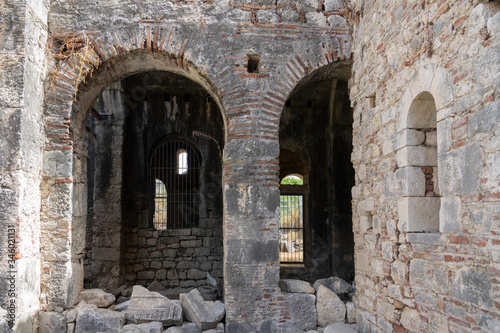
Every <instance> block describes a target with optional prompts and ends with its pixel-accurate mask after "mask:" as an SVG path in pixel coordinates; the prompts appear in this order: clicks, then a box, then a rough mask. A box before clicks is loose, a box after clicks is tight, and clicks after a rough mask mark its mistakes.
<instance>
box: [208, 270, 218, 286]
mask: <svg viewBox="0 0 500 333" xmlns="http://www.w3.org/2000/svg"><path fill="white" fill-rule="evenodd" d="M207 284H208V285H209V286H213V287H215V286H217V281H216V280H215V279H214V278H213V277H212V275H210V273H207Z"/></svg>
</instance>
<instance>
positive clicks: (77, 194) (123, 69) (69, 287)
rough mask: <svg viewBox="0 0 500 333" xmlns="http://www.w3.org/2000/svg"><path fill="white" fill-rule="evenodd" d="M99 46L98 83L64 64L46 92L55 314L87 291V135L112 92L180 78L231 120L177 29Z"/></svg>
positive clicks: (45, 287) (45, 256)
mask: <svg viewBox="0 0 500 333" xmlns="http://www.w3.org/2000/svg"><path fill="white" fill-rule="evenodd" d="M92 44H93V45H94V48H95V50H96V52H97V54H98V55H99V61H100V66H99V68H98V69H97V70H96V71H95V72H94V73H93V75H92V77H90V76H89V77H87V78H85V79H86V80H85V81H86V82H84V80H83V78H79V76H78V72H79V68H78V67H77V66H75V64H73V63H72V62H64V63H63V64H62V65H61V66H60V68H59V70H58V72H57V74H56V75H54V76H53V81H52V82H53V83H52V84H51V85H50V86H49V87H48V89H47V90H46V98H45V106H44V117H45V131H46V140H45V143H46V144H45V149H44V157H43V158H44V162H43V163H44V164H43V170H42V173H43V174H42V175H43V181H42V185H41V190H42V193H43V195H42V209H41V221H42V222H41V224H42V225H41V233H42V236H41V237H42V239H43V241H42V242H41V244H42V245H41V256H42V277H41V289H42V293H41V302H42V303H43V304H45V306H46V307H47V308H48V309H54V310H57V309H62V308H67V307H71V306H72V305H73V304H75V302H76V301H77V297H78V294H79V292H80V291H81V289H82V287H83V277H84V273H83V265H82V260H83V252H84V247H85V224H86V223H85V219H86V214H87V213H86V195H85V193H86V185H85V183H84V179H85V176H84V173H85V158H86V154H85V150H86V148H85V143H84V140H83V137H84V133H85V120H86V117H87V113H88V110H89V108H90V107H91V106H92V104H93V103H94V101H95V100H96V98H97V97H98V96H99V94H100V93H101V92H102V91H103V90H104V89H105V87H107V86H109V85H110V84H111V83H113V82H117V81H119V80H121V79H123V78H125V77H127V76H130V75H132V74H136V73H140V72H148V71H168V72H172V73H176V74H179V75H182V76H185V77H187V78H189V79H191V80H193V81H194V82H196V83H198V84H200V85H201V86H202V87H204V88H205V89H206V90H207V91H208V92H209V93H210V94H211V95H212V97H213V99H214V101H215V102H216V103H218V105H219V108H220V110H221V111H222V117H223V119H224V122H225V112H224V111H223V110H224V105H223V101H222V99H221V98H220V96H219V93H218V90H217V89H216V88H215V85H214V83H213V81H212V80H211V79H209V78H208V75H207V72H206V71H204V68H205V67H206V64H196V61H195V60H193V59H198V58H199V57H198V55H197V54H195V53H190V50H189V38H188V37H185V36H183V35H182V34H180V33H179V32H178V31H177V29H176V28H169V27H162V26H158V25H141V26H138V27H136V28H134V29H131V30H129V31H111V32H107V33H104V34H102V35H100V36H98V37H97V38H95V39H93V40H92ZM75 91H77V93H76V94H75ZM224 128H226V126H224Z"/></svg>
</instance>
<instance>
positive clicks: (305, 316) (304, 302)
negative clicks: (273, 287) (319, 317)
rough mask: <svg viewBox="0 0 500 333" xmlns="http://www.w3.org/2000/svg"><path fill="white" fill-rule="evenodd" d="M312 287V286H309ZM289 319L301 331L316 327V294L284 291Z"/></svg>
mask: <svg viewBox="0 0 500 333" xmlns="http://www.w3.org/2000/svg"><path fill="white" fill-rule="evenodd" d="M311 289H312V287H311ZM283 298H284V299H285V300H286V301H287V302H288V313H289V314H290V321H291V322H292V323H293V324H295V326H297V327H298V328H300V329H301V330H302V331H308V330H313V329H315V328H316V306H315V302H316V296H314V295H311V294H304V293H290V294H288V293H284V294H283Z"/></svg>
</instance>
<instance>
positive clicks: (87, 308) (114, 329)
mask: <svg viewBox="0 0 500 333" xmlns="http://www.w3.org/2000/svg"><path fill="white" fill-rule="evenodd" d="M124 323H125V314H124V313H121V312H116V311H111V310H107V309H100V308H98V307H97V306H95V305H93V304H87V305H83V306H81V307H79V308H78V314H77V316H76V326H75V333H88V332H108V333H118V332H120V330H121V329H122V327H123V324H124Z"/></svg>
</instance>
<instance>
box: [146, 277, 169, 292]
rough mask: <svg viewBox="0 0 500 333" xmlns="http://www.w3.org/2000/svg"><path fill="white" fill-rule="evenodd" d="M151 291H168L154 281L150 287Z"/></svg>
mask: <svg viewBox="0 0 500 333" xmlns="http://www.w3.org/2000/svg"><path fill="white" fill-rule="evenodd" d="M148 290H149V291H161V290H167V288H165V287H164V286H163V285H162V284H161V283H160V282H158V281H156V280H154V281H153V282H151V284H150V285H149V286H148Z"/></svg>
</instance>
